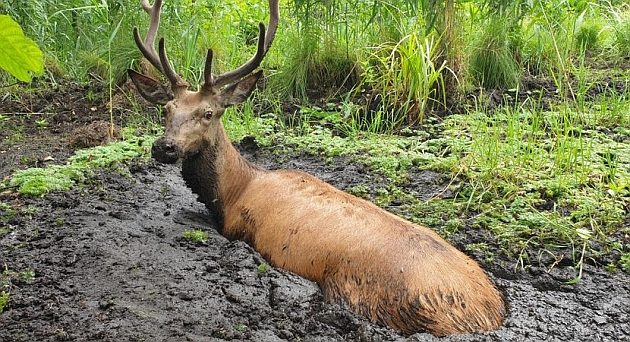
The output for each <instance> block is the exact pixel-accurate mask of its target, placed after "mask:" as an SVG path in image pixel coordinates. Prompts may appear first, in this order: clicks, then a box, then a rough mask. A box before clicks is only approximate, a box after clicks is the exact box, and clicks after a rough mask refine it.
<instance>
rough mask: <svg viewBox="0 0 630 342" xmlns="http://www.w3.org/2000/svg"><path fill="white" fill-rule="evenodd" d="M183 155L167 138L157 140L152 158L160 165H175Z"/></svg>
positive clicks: (152, 150) (152, 151) (152, 148)
mask: <svg viewBox="0 0 630 342" xmlns="http://www.w3.org/2000/svg"><path fill="white" fill-rule="evenodd" d="M181 155H182V151H181V149H180V148H179V147H178V146H177V145H176V144H175V143H174V142H173V141H172V140H170V139H167V138H166V137H162V138H160V139H158V140H156V141H155V142H154V143H153V146H152V147H151V156H152V157H153V159H155V160H157V161H159V162H160V163H165V164H174V163H175V162H177V160H179V158H180V157H181Z"/></svg>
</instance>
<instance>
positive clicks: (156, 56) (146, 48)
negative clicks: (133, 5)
mask: <svg viewBox="0 0 630 342" xmlns="http://www.w3.org/2000/svg"><path fill="white" fill-rule="evenodd" d="M141 5H142V9H144V11H145V12H147V13H148V14H149V16H150V22H149V30H148V31H147V35H146V37H145V38H144V41H143V40H142V38H141V37H140V32H139V30H138V28H137V27H134V28H133V38H134V40H135V41H136V45H137V46H138V49H140V52H142V55H143V56H144V57H145V58H146V59H147V60H148V61H149V62H150V63H151V64H152V65H153V66H154V67H155V68H156V69H158V70H159V71H160V72H162V73H163V74H164V76H166V77H167V78H168V80H169V81H170V82H171V85H172V86H173V87H187V86H188V83H186V81H184V80H183V79H182V78H181V76H179V75H177V73H175V72H174V71H173V68H172V67H171V64H170V63H169V61H168V58H167V57H166V51H164V52H163V53H162V51H160V53H158V52H157V51H155V36H156V35H157V31H158V28H159V26H160V12H161V10H162V0H155V3H154V4H153V6H151V4H150V3H149V0H142V1H141ZM163 40H164V39H163V38H162V39H161V40H160V50H162V49H163V46H164V42H163Z"/></svg>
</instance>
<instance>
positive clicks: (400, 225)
mask: <svg viewBox="0 0 630 342" xmlns="http://www.w3.org/2000/svg"><path fill="white" fill-rule="evenodd" d="M215 133H216V134H217V135H215V136H214V137H213V139H212V140H214V142H215V144H214V146H215V147H214V148H212V147H209V146H206V147H205V148H204V149H202V151H201V152H200V153H199V154H198V155H196V156H193V157H189V158H188V159H186V160H185V161H184V164H183V165H184V171H183V173H184V177H185V179H186V183H187V184H188V185H189V186H190V187H191V188H192V190H193V192H195V193H197V194H199V195H200V196H199V199H200V200H201V201H202V202H203V203H204V204H206V206H207V207H208V208H209V209H210V210H211V211H212V212H213V213H214V214H215V215H218V216H219V217H222V218H223V231H222V234H223V235H225V236H226V237H228V238H230V239H241V240H244V241H246V242H247V243H248V244H250V245H251V246H252V247H254V249H256V250H257V251H258V252H259V253H261V254H262V255H263V256H264V257H265V258H266V259H267V260H269V262H271V263H272V264H273V265H274V266H277V267H281V268H284V269H286V270H289V271H291V272H294V273H296V274H298V275H301V276H303V277H305V278H307V279H310V280H313V281H315V282H317V283H318V284H319V285H320V287H321V288H322V290H323V292H324V294H325V296H326V298H327V299H328V300H330V301H333V302H344V303H347V304H348V305H349V306H350V307H351V308H352V309H353V310H354V311H356V312H358V313H360V314H362V315H364V316H366V317H368V318H369V319H370V320H372V321H375V322H380V323H382V324H385V325H387V326H389V327H392V328H394V329H397V330H399V331H401V332H403V333H405V334H412V333H415V332H419V331H427V332H430V333H432V334H435V335H439V336H443V335H450V334H458V333H468V332H475V331H488V330H494V329H497V328H499V327H500V325H501V323H502V321H503V318H504V316H505V311H506V308H505V303H504V300H503V297H502V295H501V293H500V292H499V291H498V290H497V289H496V287H495V286H494V285H493V284H492V282H491V281H490V280H489V279H488V277H487V276H486V274H485V273H484V272H483V271H482V270H481V268H480V267H479V266H478V265H477V264H476V263H475V262H474V261H473V260H472V259H470V258H469V257H467V256H466V255H464V254H463V253H461V252H460V251H458V250H457V249H455V248H454V247H453V246H451V245H450V244H448V243H447V242H446V241H445V240H443V239H442V238H441V237H440V236H439V235H437V234H436V233H435V232H433V231H431V230H430V229H428V228H425V227H421V226H417V225H414V224H412V223H410V222H408V221H405V220H403V219H401V218H399V217H396V216H394V215H392V214H390V213H388V212H386V211H384V210H382V209H380V208H378V207H377V206H375V205H374V204H372V203H369V202H367V201H364V200H362V199H359V198H357V197H354V196H352V195H350V194H347V193H344V192H342V191H340V190H337V189H336V188H334V187H332V186H330V185H328V184H326V183H324V182H322V181H321V180H319V179H317V178H315V177H313V176H311V175H309V174H306V173H303V172H297V171H286V170H279V171H266V170H262V169H259V168H255V167H252V166H251V164H250V163H249V162H247V161H245V160H244V159H243V158H242V157H241V156H240V155H239V154H238V152H237V151H236V150H235V149H234V147H232V145H231V143H230V142H229V139H228V138H227V136H226V135H225V132H224V131H223V128H222V127H219V131H218V132H215Z"/></svg>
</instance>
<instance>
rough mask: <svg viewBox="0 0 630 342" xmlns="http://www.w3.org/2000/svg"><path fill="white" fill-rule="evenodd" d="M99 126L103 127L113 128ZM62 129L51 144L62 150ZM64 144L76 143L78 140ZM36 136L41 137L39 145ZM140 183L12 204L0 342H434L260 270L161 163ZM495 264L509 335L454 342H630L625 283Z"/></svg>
mask: <svg viewBox="0 0 630 342" xmlns="http://www.w3.org/2000/svg"><path fill="white" fill-rule="evenodd" d="M79 102H80V101H79ZM2 111H5V109H4V108H3V110H2ZM94 112H95V113H97V114H95V115H94V118H93V119H103V118H104V116H105V115H108V114H107V113H106V112H103V111H101V110H96V111H94ZM60 125H61V127H65V126H66V125H65V124H63V123H60ZM68 126H71V125H70V124H68ZM52 129H53V128H51V127H49V128H45V129H41V130H42V131H44V132H45V133H47V134H51V135H52V136H57V139H58V140H60V139H59V135H55V133H53V132H52ZM25 131H26V132H30V131H28V129H26V130H25ZM60 131H61V132H63V133H59V134H66V135H67V134H70V133H69V129H65V130H64V129H60ZM38 133H40V129H39V128H35V129H34V130H33V134H38ZM32 141H33V139H30V138H27V139H25V140H24V141H23V142H22V143H21V144H22V145H21V146H22V148H23V151H31V150H32V151H35V152H37V151H38V150H37V149H38V148H40V147H41V145H37V144H36V143H33V142H32ZM59 146H60V147H59V148H60V151H61V152H58V154H55V155H54V157H55V158H56V159H57V160H62V159H63V156H64V155H67V154H70V150H69V148H68V147H67V145H65V144H64V145H59ZM0 147H2V148H1V149H5V150H6V148H5V146H4V145H0ZM239 148H240V149H241V151H242V152H243V154H245V155H246V156H247V158H248V159H250V160H252V161H254V162H256V163H257V164H259V165H263V166H265V167H268V168H285V167H290V168H299V169H302V170H305V171H308V172H310V173H312V174H315V175H317V176H318V177H320V178H322V179H324V180H326V181H327V182H329V183H331V184H333V185H335V186H337V187H339V188H342V189H345V188H348V187H352V186H354V185H357V184H368V185H373V184H376V186H377V185H378V184H381V183H382V182H383V180H382V179H381V178H380V177H378V176H376V175H373V174H370V173H369V172H368V170H367V169H366V168H365V167H363V166H361V165H357V164H353V163H350V162H348V161H347V160H343V159H336V160H333V161H332V162H328V163H327V162H325V161H323V160H322V159H321V158H319V157H314V156H308V155H300V156H298V157H289V156H277V155H273V154H272V153H269V152H268V151H265V150H260V149H259V148H258V147H257V146H256V144H255V143H254V142H253V141H251V140H245V141H244V142H242V143H241V144H240V145H239ZM10 153H15V156H19V153H18V152H10ZM12 155H13V154H12ZM16 160H19V157H15V158H13V159H12V160H5V159H4V156H2V162H1V164H0V172H2V173H1V174H2V175H7V174H9V173H10V171H11V169H12V168H13V167H14V166H15V164H11V163H14V162H15V161H16ZM130 172H131V174H130V175H126V176H121V175H119V174H114V173H110V172H102V173H100V174H98V175H97V177H96V178H95V179H94V180H92V181H90V183H89V184H86V185H84V186H82V187H81V188H78V189H74V190H71V191H69V192H66V193H53V194H49V195H47V196H46V197H44V198H39V199H29V198H23V197H15V196H12V195H10V194H3V195H0V199H2V200H3V202H5V203H10V204H11V205H12V206H13V207H15V208H17V210H18V214H17V215H15V216H14V217H13V218H10V219H6V220H5V221H4V222H3V221H2V220H0V228H4V229H6V231H8V233H5V234H0V265H2V268H3V269H4V273H3V275H2V276H0V286H2V283H4V284H5V285H8V287H7V288H4V290H8V291H9V292H10V299H9V303H8V305H7V307H5V309H4V312H3V313H1V314H0V341H7V342H8V341H51V340H53V341H54V340H69V341H88V340H89V341H216V340H230V339H236V340H251V341H282V340H288V341H296V340H303V341H340V340H354V341H393V340H411V341H426V340H433V339H436V338H434V337H432V336H431V335H427V334H416V335H414V336H411V337H404V336H401V335H399V334H397V333H396V332H395V331H392V330H389V329H387V328H384V327H380V326H377V325H374V324H371V323H369V322H367V321H366V320H365V319H362V318H361V317H358V316H356V315H354V314H352V313H351V312H349V311H348V310H347V309H346V308H344V307H340V306H337V305H331V304H328V303H326V302H324V301H323V298H322V294H321V291H320V290H319V288H318V287H317V285H316V284H314V283H312V282H310V281H307V280H304V279H302V278H300V277H298V276H295V275H292V274H290V273H288V272H285V271H283V270H280V269H276V268H273V267H264V266H261V264H263V263H264V262H265V261H264V259H263V258H262V257H261V256H260V255H259V254H258V253H256V252H255V251H253V250H252V249H251V248H250V247H249V246H248V245H246V244H245V243H243V242H239V241H228V240H227V239H225V238H223V237H222V236H221V235H219V234H218V233H217V232H216V230H215V228H216V227H215V225H214V223H213V222H212V221H211V219H210V218H209V217H208V216H207V215H206V209H205V207H204V206H203V205H202V204H201V203H198V202H196V196H194V195H193V194H192V193H191V192H190V190H189V189H187V188H186V187H185V185H184V183H183V181H182V179H181V175H180V171H179V168H178V167H177V166H172V165H161V164H158V163H156V162H153V161H150V162H146V163H141V164H133V165H131V166H130ZM413 175H414V177H413V179H412V180H411V181H410V182H409V185H408V188H407V190H408V191H412V192H413V193H414V195H416V196H418V197H420V198H429V197H430V196H433V195H435V194H436V193H438V192H439V191H440V189H443V188H444V184H443V182H444V181H445V180H444V179H443V176H442V175H440V174H437V173H421V172H416V173H414V174H413ZM5 217H7V216H5ZM189 229H201V230H204V231H207V232H208V233H209V239H208V241H207V242H205V243H196V242H192V241H190V240H187V239H185V238H184V237H183V233H184V231H185V230H189ZM0 230H1V229H0ZM486 239H487V237H486V236H484V235H483V234H482V233H480V232H478V231H475V230H469V231H467V232H464V233H462V234H461V235H459V236H456V237H455V238H454V242H455V244H456V245H457V246H460V247H461V246H463V245H465V244H466V243H471V242H479V241H484V240H486ZM496 255H497V257H496V258H495V260H494V262H493V263H492V264H486V263H485V262H484V261H483V260H482V259H480V256H479V255H473V257H475V258H476V259H477V260H479V261H480V262H481V263H482V265H483V266H484V267H485V268H486V269H487V271H488V272H489V274H490V276H491V277H492V279H493V280H494V281H495V282H496V283H497V285H498V286H499V287H500V288H501V289H502V290H503V291H504V292H505V295H506V298H507V299H508V301H509V303H510V306H509V317H508V318H507V319H506V321H505V324H504V326H503V327H502V328H501V329H500V330H498V331H495V332H490V333H485V334H474V335H465V336H455V337H449V338H444V339H443V340H445V341H519V342H521V341H538V340H553V341H629V340H630V306H629V305H628V304H629V303H630V276H628V275H627V274H623V273H616V274H611V273H607V272H605V271H603V270H601V269H599V268H596V267H594V266H590V265H586V266H585V269H584V275H583V278H582V280H581V281H580V282H579V283H578V284H577V285H567V283H568V281H569V280H571V279H572V278H573V277H574V276H575V270H574V269H573V268H572V267H569V266H563V265H557V266H556V267H552V268H551V269H550V270H549V269H545V268H538V267H528V268H527V269H526V271H522V270H520V269H518V270H516V268H515V263H516V262H515V260H511V259H507V258H503V257H501V256H500V255H501V254H500V253H496ZM25 271H33V272H34V277H32V279H31V277H25V276H21V275H20V272H25ZM0 290H2V288H0Z"/></svg>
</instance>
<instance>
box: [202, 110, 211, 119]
mask: <svg viewBox="0 0 630 342" xmlns="http://www.w3.org/2000/svg"><path fill="white" fill-rule="evenodd" d="M203 117H204V118H206V120H210V119H212V111H211V110H207V111H206V112H205V113H203Z"/></svg>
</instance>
